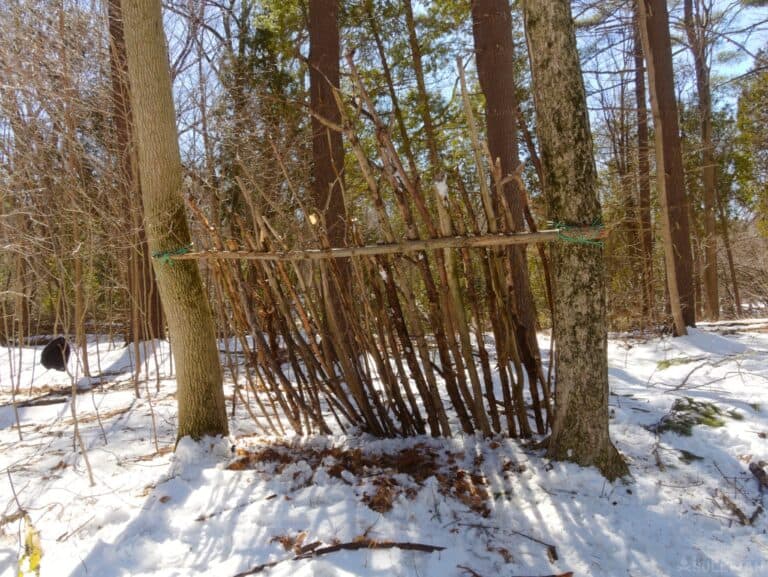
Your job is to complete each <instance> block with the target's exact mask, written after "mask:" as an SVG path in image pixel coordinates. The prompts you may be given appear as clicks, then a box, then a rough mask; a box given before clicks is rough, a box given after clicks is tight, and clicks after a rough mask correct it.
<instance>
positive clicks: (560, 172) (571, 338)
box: [523, 0, 627, 479]
mask: <svg viewBox="0 0 768 577" xmlns="http://www.w3.org/2000/svg"><path fill="white" fill-rule="evenodd" d="M523 10H524V15H525V30H526V36H527V39H528V47H529V54H530V58H531V69H532V73H533V89H534V103H535V107H536V117H537V131H538V136H539V143H540V147H541V161H542V167H543V170H544V175H545V180H546V183H547V187H546V201H547V206H548V210H549V217H550V218H551V219H554V220H556V221H559V222H564V223H567V224H572V225H576V224H579V223H582V224H589V223H592V222H594V221H596V220H598V219H600V218H601V209H600V202H599V200H598V196H597V175H596V170H595V164H594V158H593V151H592V136H591V134H590V129H589V117H588V113H587V103H586V94H585V91H584V83H583V80H582V76H581V67H580V64H579V55H578V52H577V49H576V36H575V32H574V28H573V19H572V16H571V8H570V2H568V1H567V0H551V1H548V2H540V1H536V0H526V1H524V2H523ZM552 257H553V273H554V285H555V286H554V289H555V302H556V307H555V318H554V327H555V328H554V338H555V341H556V342H557V352H558V356H557V364H556V368H557V381H556V382H557V388H556V394H555V405H556V410H555V420H554V425H553V427H552V436H551V437H550V439H549V449H548V454H549V455H550V456H551V457H553V458H555V459H563V460H570V461H574V462H576V463H579V464H580V465H584V466H590V465H593V466H596V467H597V468H598V469H599V470H600V471H601V472H602V473H603V475H605V476H606V477H607V478H609V479H614V478H616V477H619V476H622V475H624V474H626V473H627V467H626V464H625V463H624V461H623V459H622V457H621V455H620V454H619V452H618V451H617V450H616V448H615V447H614V446H613V444H612V443H611V440H610V437H609V434H608V356H607V333H606V324H605V315H606V309H605V290H606V288H605V263H604V258H603V249H602V247H601V246H596V245H585V244H570V243H557V244H555V245H554V246H553V247H552Z"/></svg>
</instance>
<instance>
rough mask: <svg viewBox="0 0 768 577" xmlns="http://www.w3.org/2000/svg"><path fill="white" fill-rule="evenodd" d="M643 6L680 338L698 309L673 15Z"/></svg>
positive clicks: (654, 0)
mask: <svg viewBox="0 0 768 577" xmlns="http://www.w3.org/2000/svg"><path fill="white" fill-rule="evenodd" d="M637 5H638V24H639V28H640V36H641V38H642V42H643V50H644V51H645V57H646V62H647V65H648V80H649V84H650V94H651V108H652V110H653V120H654V122H653V128H654V132H655V135H656V173H657V175H658V177H657V179H656V183H657V188H658V191H659V204H660V206H661V218H662V232H663V235H664V252H665V257H666V270H667V287H668V289H669V296H670V304H671V308H672V315H673V318H674V319H675V334H677V335H678V336H680V335H684V334H686V330H685V327H686V326H695V324H696V308H695V299H694V286H693V260H692V255H691V238H690V225H689V222H688V200H687V195H686V192H685V179H684V176H683V160H682V152H681V148H680V128H679V121H678V116H677V101H676V99H675V86H674V74H673V70H672V45H671V40H670V36H669V14H668V12H667V3H666V2H665V1H664V0H638V2H637Z"/></svg>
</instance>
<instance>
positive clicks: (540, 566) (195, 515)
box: [0, 323, 768, 577]
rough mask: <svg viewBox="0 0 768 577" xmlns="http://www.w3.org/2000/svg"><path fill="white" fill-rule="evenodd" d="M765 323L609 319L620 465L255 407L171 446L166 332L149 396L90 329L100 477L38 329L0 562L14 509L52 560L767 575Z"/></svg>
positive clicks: (225, 573) (25, 354)
mask: <svg viewBox="0 0 768 577" xmlns="http://www.w3.org/2000/svg"><path fill="white" fill-rule="evenodd" d="M763 326H764V325H763ZM758 327H759V323H756V324H753V325H748V326H746V327H738V326H736V327H735V328H734V326H732V325H728V326H727V329H728V330H727V331H726V330H724V327H723V326H717V325H710V326H706V327H705V328H703V329H700V330H696V331H692V334H691V335H690V336H689V337H686V338H682V339H670V338H665V339H653V340H647V341H642V340H638V339H631V338H628V337H624V338H622V337H616V338H614V339H612V340H611V342H610V376H611V393H612V394H611V410H612V419H611V433H612V436H613V439H614V441H615V443H616V444H617V446H618V447H619V449H620V450H621V451H622V453H623V454H624V455H625V456H626V458H627V460H628V462H629V464H630V469H631V472H632V478H631V479H628V480H624V481H618V482H616V483H613V484H612V483H608V482H606V481H605V480H604V479H603V478H602V477H601V476H600V475H599V474H598V473H597V472H596V471H594V470H591V469H581V468H579V467H577V466H575V465H571V464H564V463H558V462H549V461H548V460H547V459H546V458H544V457H543V456H542V452H541V451H537V450H532V449H527V448H524V447H522V446H521V445H519V444H518V443H516V442H514V441H510V440H505V439H482V438H479V437H466V436H457V437H456V438H453V439H450V440H444V439H432V438H426V437H423V438H412V439H398V440H392V439H388V440H377V439H372V438H368V437H365V436H347V437H344V436H333V437H311V438H296V437H290V438H284V439H275V438H266V437H263V436H256V435H254V432H255V431H257V428H256V427H255V425H254V424H253V423H252V422H250V421H249V420H248V419H249V418H248V417H247V415H246V414H245V413H243V414H240V413H238V417H237V418H236V419H235V420H234V421H233V425H232V431H233V435H232V438H231V439H218V440H216V439H208V440H205V441H204V442H202V443H200V444H195V443H191V442H187V441H186V440H185V441H183V442H182V443H181V444H180V445H179V447H178V450H177V451H176V453H175V454H174V453H172V448H173V442H174V430H175V416H174V414H175V398H174V388H175V384H174V381H173V380H172V378H166V377H164V376H161V377H158V376H157V370H156V368H155V367H156V366H160V367H161V370H160V374H161V375H168V374H170V370H171V367H170V365H169V358H168V357H169V355H168V349H167V346H166V345H165V343H157V345H156V347H155V348H154V349H153V350H152V351H149V352H148V353H149V354H148V355H147V362H146V363H144V374H143V380H142V382H141V383H140V387H141V392H142V396H141V398H139V399H137V398H136V395H135V392H134V383H133V381H132V379H131V374H130V367H131V350H130V349H127V348H121V347H119V346H114V345H110V344H109V343H106V342H102V343H100V344H97V342H96V341H95V340H94V342H93V344H92V346H91V354H90V356H89V359H90V365H91V367H92V369H91V370H92V372H93V373H94V374H96V373H101V374H106V377H105V382H103V383H101V384H99V382H98V379H92V380H91V381H90V382H86V381H84V380H79V381H80V382H79V384H80V386H81V389H84V390H82V391H81V393H80V394H79V395H77V413H78V416H79V423H80V433H81V435H82V437H83V439H84V442H85V443H86V445H87V447H88V451H87V458H88V461H89V463H90V466H91V469H92V471H93V476H94V481H95V484H94V485H93V486H91V485H90V483H89V476H88V472H87V468H86V461H85V458H84V455H83V454H82V453H81V452H80V451H79V450H78V451H74V450H73V443H74V440H73V439H74V433H73V421H72V415H71V408H70V404H69V399H70V397H69V396H68V395H67V394H66V393H64V392H63V391H62V390H60V389H61V388H66V387H70V386H71V380H70V377H69V376H68V375H67V374H65V373H56V372H55V371H45V370H44V369H42V367H40V366H39V365H37V364H36V363H35V361H36V357H37V356H38V355H39V353H40V348H39V347H38V348H34V347H30V348H27V349H24V350H22V351H19V350H18V349H3V350H0V447H1V448H2V449H1V451H0V472H2V477H0V515H2V518H1V519H0V523H2V525H0V575H2V577H11V576H16V575H18V560H19V557H20V555H21V553H22V551H23V543H24V539H25V535H26V534H27V527H26V523H27V521H25V519H24V518H23V517H22V516H20V515H19V514H18V512H19V510H20V508H21V509H23V510H24V511H26V513H27V515H28V518H29V522H31V525H32V527H34V530H35V531H36V532H37V533H38V535H39V544H40V548H41V550H42V560H41V573H40V574H41V575H43V576H55V577H75V576H77V577H81V576H86V575H87V576H97V577H111V576H121V575H126V576H127V575H132V576H150V575H151V576H163V577H170V576H192V575H210V576H216V577H234V576H235V575H238V574H246V573H248V572H249V571H252V572H253V573H250V574H263V575H268V576H269V577H278V576H279V577H282V576H291V577H300V576H317V577H346V576H352V575H363V576H367V577H379V576H380V577H384V576H399V575H402V576H406V575H407V576H418V577H449V576H454V575H455V576H469V577H477V576H482V577H495V576H497V575H498V576H504V577H511V576H520V575H525V576H539V575H560V574H568V572H573V575H585V576H595V577H598V576H605V577H620V576H634V577H645V576H654V577H656V576H665V575H669V576H680V577H687V576H691V577H699V576H702V577H703V576H727V575H732V576H734V577H736V576H738V577H751V576H754V577H757V576H764V575H768V512H762V513H761V512H760V507H761V506H768V503H764V495H763V494H762V493H761V491H760V489H759V484H758V482H757V480H756V478H755V476H754V475H753V474H752V473H751V472H750V470H749V465H750V463H752V464H753V467H756V466H758V465H756V464H757V463H759V462H760V461H768V440H766V436H767V435H768V333H764V332H762V333H761V332H759V331H757V330H756V329H757V328H758ZM745 330H753V331H754V332H742V331H745ZM718 331H719V332H721V333H723V332H727V333H728V334H727V335H725V336H723V335H721V334H718ZM70 367H72V368H73V370H75V360H74V359H72V360H70ZM12 382H14V383H19V384H20V388H21V394H20V395H19V396H17V398H16V401H17V403H19V405H21V406H19V408H18V417H19V423H18V424H19V425H20V426H17V421H16V416H15V413H14V409H13V406H12V405H11V404H10V402H11V399H10V390H11V383H12ZM89 387H91V388H90V390H87V389H89ZM229 392H230V393H231V389H230V390H229ZM29 399H37V400H36V401H35V402H33V403H25V401H28V400H29ZM25 404H26V405H27V406H23V405H25ZM688 433H689V434H690V435H688ZM233 442H234V444H235V450H234V451H233V450H232V443H233Z"/></svg>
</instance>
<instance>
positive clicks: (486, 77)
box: [472, 0, 544, 433]
mask: <svg viewBox="0 0 768 577" xmlns="http://www.w3.org/2000/svg"><path fill="white" fill-rule="evenodd" d="M472 29H473V33H474V39H475V57H476V59H477V74H478V77H479V80H480V87H481V88H482V90H483V94H484V95H485V115H486V130H487V134H488V148H489V150H490V153H491V158H492V159H493V161H494V162H499V164H500V165H501V174H502V176H503V177H507V176H509V175H512V174H515V172H516V171H517V169H518V166H519V164H520V151H519V147H518V142H517V94H516V84H515V61H514V57H515V53H514V41H513V38H512V13H511V11H510V8H509V2H508V1H507V0H474V1H473V2H472ZM494 190H495V187H494ZM503 194H504V196H505V200H506V202H507V205H508V206H509V208H510V209H511V212H512V218H513V223H512V224H513V227H514V230H515V232H522V230H523V228H524V224H523V223H524V208H525V206H524V204H525V201H524V199H523V194H522V191H521V190H520V186H519V180H517V179H515V178H512V179H509V181H508V182H507V183H506V184H505V185H504V189H503ZM499 214H502V213H501V211H500V212H499ZM510 253H511V258H512V271H513V278H512V284H513V286H514V291H515V302H516V305H517V311H516V312H517V318H516V326H517V340H518V344H519V347H520V357H521V360H522V362H523V364H524V365H525V368H526V372H527V373H528V379H529V382H530V383H531V391H532V392H533V391H536V388H537V385H536V383H537V382H538V381H539V377H540V375H542V374H543V373H542V371H541V370H540V369H541V360H540V353H539V344H538V341H537V339H536V309H535V305H534V302H533V296H532V295H531V287H530V280H529V278H528V259H527V256H526V248H525V247H524V246H521V247H513V248H511V249H510ZM534 402H535V403H537V404H538V402H539V399H538V395H534ZM537 414H538V411H537ZM537 428H538V432H539V433H543V432H544V426H543V423H542V422H540V420H539V421H537Z"/></svg>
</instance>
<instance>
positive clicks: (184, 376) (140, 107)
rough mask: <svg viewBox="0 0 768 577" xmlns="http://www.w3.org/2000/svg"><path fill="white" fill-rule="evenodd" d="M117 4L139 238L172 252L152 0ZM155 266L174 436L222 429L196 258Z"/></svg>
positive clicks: (161, 67)
mask: <svg viewBox="0 0 768 577" xmlns="http://www.w3.org/2000/svg"><path fill="white" fill-rule="evenodd" d="M121 5H122V9H123V21H124V26H125V27H124V31H125V47H126V55H127V62H128V77H129V85H130V90H131V102H132V104H133V113H134V114H133V118H134V122H135V127H136V140H137V143H138V150H139V155H138V159H139V173H140V175H141V189H142V194H143V199H144V210H145V222H146V226H147V238H148V240H149V246H150V249H151V250H152V251H153V252H160V253H163V252H168V251H175V250H178V249H179V248H182V247H186V246H188V245H189V243H190V234H189V227H188V225H187V218H186V213H185V210H184V200H183V198H182V192H181V187H182V178H181V156H180V154H179V144H178V134H177V132H176V117H175V113H174V108H173V96H172V93H171V76H170V67H169V64H168V51H167V47H166V43H165V36H164V33H163V20H162V15H161V12H160V1H159V0H122V4H121ZM155 273H156V275H157V284H158V287H159V289H160V296H161V298H162V301H163V306H164V309H165V311H166V315H167V317H168V325H169V329H170V332H171V334H172V335H173V340H172V342H171V347H172V351H173V355H174V357H175V360H176V367H177V383H178V392H177V397H178V405H179V415H178V419H179V426H178V438H181V437H184V436H187V435H189V436H191V437H193V438H199V437H201V436H203V435H226V434H227V416H226V409H225V405H224V392H223V389H222V373H221V366H220V363H219V352H218V347H217V345H216V333H215V328H214V325H213V316H212V315H211V310H210V306H209V303H208V295H207V294H206V293H205V289H204V287H203V283H202V279H201V278H200V271H199V269H198V267H197V264H196V263H194V262H178V263H174V264H173V266H170V265H168V264H165V263H163V262H161V261H155Z"/></svg>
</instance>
